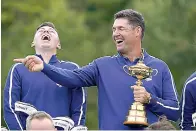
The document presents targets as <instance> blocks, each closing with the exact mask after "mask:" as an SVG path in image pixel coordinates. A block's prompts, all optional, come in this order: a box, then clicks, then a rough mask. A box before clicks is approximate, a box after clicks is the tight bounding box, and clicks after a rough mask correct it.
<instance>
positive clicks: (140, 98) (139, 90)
mask: <svg viewBox="0 0 196 131" xmlns="http://www.w3.org/2000/svg"><path fill="white" fill-rule="evenodd" d="M131 88H132V89H133V95H134V101H136V102H140V103H145V101H146V93H147V91H146V89H145V88H144V87H142V86H137V85H134V86H131Z"/></svg>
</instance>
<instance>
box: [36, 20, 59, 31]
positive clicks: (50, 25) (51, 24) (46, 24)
mask: <svg viewBox="0 0 196 131" xmlns="http://www.w3.org/2000/svg"><path fill="white" fill-rule="evenodd" d="M43 26H49V27H52V28H53V29H55V30H56V28H55V26H54V24H53V23H52V22H44V23H42V24H41V25H39V26H38V27H37V30H39V29H40V28H41V27H43ZM56 31H57V30H56Z"/></svg>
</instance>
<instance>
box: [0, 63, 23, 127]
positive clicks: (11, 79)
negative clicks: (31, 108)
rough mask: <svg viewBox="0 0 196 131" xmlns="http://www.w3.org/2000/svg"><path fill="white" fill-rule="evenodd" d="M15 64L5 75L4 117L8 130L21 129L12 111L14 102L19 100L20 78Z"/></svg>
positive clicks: (19, 122) (16, 116)
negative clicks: (6, 75)
mask: <svg viewBox="0 0 196 131" xmlns="http://www.w3.org/2000/svg"><path fill="white" fill-rule="evenodd" d="M17 65H18V64H15V65H14V66H13V67H12V68H11V70H10V72H9V74H8V77H7V80H6V84H5V87H4V103H3V108H4V119H5V121H6V124H7V126H8V128H9V130H23V127H22V124H21V120H20V118H19V117H18V115H17V114H16V113H15V111H14V103H15V102H16V101H20V92H21V87H20V78H19V75H18V72H17V70H16V66H17Z"/></svg>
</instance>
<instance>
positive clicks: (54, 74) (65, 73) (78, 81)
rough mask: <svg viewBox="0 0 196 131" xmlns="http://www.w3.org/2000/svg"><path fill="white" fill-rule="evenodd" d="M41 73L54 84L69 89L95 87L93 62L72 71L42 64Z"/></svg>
mask: <svg viewBox="0 0 196 131" xmlns="http://www.w3.org/2000/svg"><path fill="white" fill-rule="evenodd" d="M42 72H43V73H44V74H46V75H47V76H48V77H49V78H50V79H51V80H53V81H54V82H56V83H58V84H60V85H63V86H65V87H69V88H75V87H89V86H95V85H96V80H97V78H98V69H97V66H96V63H95V62H92V63H90V64H89V65H87V66H84V67H82V68H80V69H75V70H73V71H71V70H67V69H61V68H57V67H55V66H52V65H48V64H45V63H44V68H43V70H42Z"/></svg>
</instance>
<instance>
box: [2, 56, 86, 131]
mask: <svg viewBox="0 0 196 131" xmlns="http://www.w3.org/2000/svg"><path fill="white" fill-rule="evenodd" d="M39 57H40V58H41V56H39ZM49 64H50V65H52V66H55V67H59V68H63V69H68V70H74V69H77V68H78V65H77V64H75V63H73V62H69V61H66V62H62V61H59V60H58V59H57V57H56V55H53V56H52V58H51V59H50V61H49ZM16 101H21V102H25V103H29V104H31V105H33V106H35V108H36V109H37V110H39V111H45V112H47V113H49V114H50V115H51V116H52V117H59V116H69V117H71V118H72V119H73V120H74V122H75V124H76V125H84V124H85V113H86V95H85V90H84V88H75V87H74V88H73V89H69V88H65V87H62V86H61V85H59V84H57V83H55V82H54V81H52V80H51V79H50V78H48V77H47V76H46V75H45V74H44V73H42V72H29V71H28V69H27V68H26V67H25V66H24V65H23V64H19V63H17V64H14V65H13V66H12V68H11V69H10V71H9V74H8V77H7V81H6V84H5V88H4V118H5V121H6V123H7V126H8V128H9V129H10V130H23V129H25V128H26V118H27V116H28V115H27V114H25V113H17V112H15V110H14V103H15V102H16Z"/></svg>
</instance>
